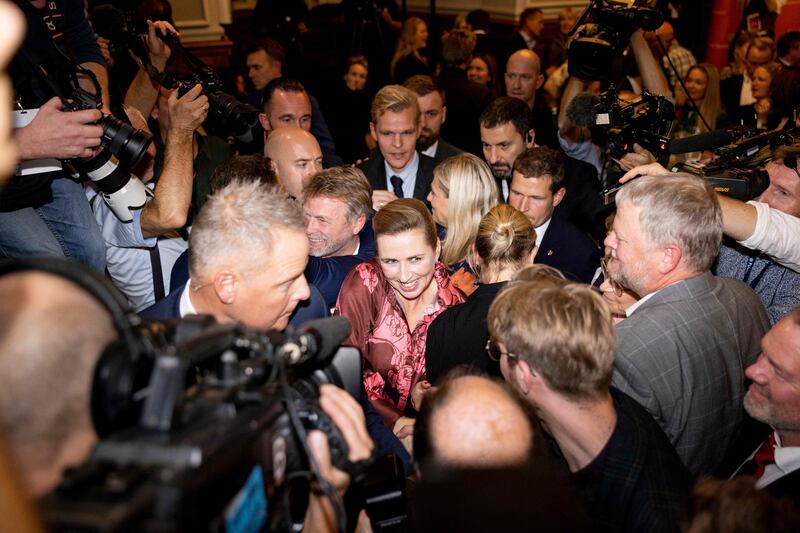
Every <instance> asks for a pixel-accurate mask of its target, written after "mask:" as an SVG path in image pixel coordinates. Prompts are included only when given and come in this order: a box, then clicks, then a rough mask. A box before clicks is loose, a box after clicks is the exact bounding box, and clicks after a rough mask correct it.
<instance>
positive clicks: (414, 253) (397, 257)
mask: <svg viewBox="0 0 800 533" xmlns="http://www.w3.org/2000/svg"><path fill="white" fill-rule="evenodd" d="M376 244H377V247H378V258H379V259H380V265H381V270H382V271H383V275H384V276H385V277H386V279H387V280H388V281H389V285H391V286H392V289H394V292H395V294H396V295H397V296H398V298H401V299H403V300H406V301H411V300H416V299H417V298H419V297H420V296H422V295H423V294H424V293H425V291H426V290H427V289H428V288H429V287H430V286H431V283H433V272H434V269H435V267H436V258H437V257H438V256H439V251H438V250H437V249H434V248H433V247H432V246H431V245H430V244H428V241H427V240H426V239H425V232H423V231H422V230H421V229H414V230H409V231H404V232H401V233H397V234H395V235H381V236H379V237H378V238H377V242H376Z"/></svg>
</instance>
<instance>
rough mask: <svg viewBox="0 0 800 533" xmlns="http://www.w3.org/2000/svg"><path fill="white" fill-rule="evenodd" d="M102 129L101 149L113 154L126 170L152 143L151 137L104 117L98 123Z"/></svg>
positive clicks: (127, 125)
mask: <svg viewBox="0 0 800 533" xmlns="http://www.w3.org/2000/svg"><path fill="white" fill-rule="evenodd" d="M98 124H99V125H100V126H102V127H103V140H102V143H103V147H104V148H106V149H108V150H109V151H110V152H111V153H113V154H114V155H115V156H117V158H119V160H120V161H122V162H123V163H124V164H125V166H127V167H128V168H130V167H133V166H136V164H137V163H138V162H139V161H140V160H141V159H142V156H143V155H144V153H145V152H146V151H147V147H148V146H150V143H151V142H153V136H152V135H150V134H149V133H147V132H146V131H144V130H138V129H136V128H134V127H133V126H131V125H130V124H126V123H125V122H123V121H121V120H119V119H118V118H115V117H113V116H112V115H105V116H104V117H103V118H102V119H100V121H99V122H98Z"/></svg>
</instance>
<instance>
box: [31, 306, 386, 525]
mask: <svg viewBox="0 0 800 533" xmlns="http://www.w3.org/2000/svg"><path fill="white" fill-rule="evenodd" d="M143 331H147V332H148V333H143V332H137V337H138V338H139V340H138V342H139V343H140V344H141V345H142V346H141V347H140V348H139V349H137V350H135V352H137V353H139V354H140V355H139V356H135V357H132V356H131V353H132V352H130V351H127V350H124V351H120V352H117V351H113V350H112V351H106V353H105V354H104V355H103V356H102V357H101V359H100V361H99V363H98V365H97V369H96V371H95V378H94V382H93V386H92V400H91V405H92V420H93V422H94V425H95V428H96V430H97V432H98V434H99V435H100V437H101V439H102V440H101V441H100V443H99V444H98V445H97V447H96V448H95V450H94V452H93V455H92V456H91V458H90V459H89V460H88V461H87V463H85V464H84V465H82V466H81V467H79V468H77V469H75V470H73V471H71V472H69V473H68V474H67V476H66V477H65V479H64V481H63V482H62V483H61V485H60V486H59V487H58V488H57V489H56V490H55V491H53V492H52V493H51V494H49V495H48V496H46V497H45V498H44V500H43V501H42V511H43V516H44V520H45V522H46V523H47V526H48V528H49V529H52V530H55V531H84V532H89V531H106V532H115V531H237V532H238V531H261V530H263V529H264V528H265V527H266V525H267V524H269V530H279V531H288V530H297V524H298V523H302V520H303V515H304V513H305V504H306V503H307V500H306V499H305V498H304V497H307V495H308V482H309V477H311V474H310V471H311V470H313V469H314V468H315V467H313V466H312V465H313V464H314V462H313V461H310V460H309V455H310V452H309V450H308V447H307V444H306V434H307V432H308V431H310V430H313V429H319V430H321V431H323V432H324V433H325V435H326V436H327V438H328V442H329V445H330V451H331V459H332V463H333V464H334V466H336V467H337V468H339V469H340V470H342V471H345V472H347V473H349V474H350V476H351V479H352V480H353V481H354V482H356V483H358V482H359V480H361V479H362V478H363V477H364V474H365V472H366V470H367V468H368V466H369V464H370V461H361V462H359V463H355V464H354V463H351V462H350V461H349V460H348V458H347V455H348V450H347V444H346V441H345V440H344V438H343V436H342V435H341V434H340V432H339V430H338V429H337V428H336V426H335V425H334V424H333V423H332V421H331V420H330V418H329V417H328V416H327V415H326V414H325V413H324V411H322V409H321V408H320V407H319V403H318V401H317V399H318V396H319V385H321V384H324V383H331V384H334V385H337V386H339V387H341V388H344V389H346V390H347V391H348V392H349V393H350V394H351V395H353V396H354V397H355V398H360V394H361V358H360V354H359V352H358V350H357V349H355V348H340V347H339V343H340V342H341V341H342V340H343V339H344V338H345V337H346V336H347V335H348V334H349V332H350V323H349V322H348V321H347V319H345V318H341V317H334V318H330V319H323V320H316V321H312V322H309V323H307V324H306V325H305V327H303V328H302V329H300V330H297V331H294V330H291V329H289V330H288V332H287V333H281V332H277V331H269V332H257V331H252V330H248V329H246V328H244V327H243V326H241V325H239V324H225V325H222V324H216V323H214V322H213V319H211V318H210V317H193V318H192V317H187V318H185V319H183V320H182V321H180V322H177V323H171V324H162V323H152V324H147V325H146V327H143ZM131 422H132V423H131ZM310 463H311V465H310ZM317 474H318V472H317ZM317 481H318V482H319V483H320V486H321V487H322V489H323V490H325V491H326V493H329V492H330V491H332V492H333V494H332V495H331V496H332V498H333V502H334V508H337V501H338V507H339V509H338V511H339V514H338V515H337V516H338V518H339V521H340V527H343V521H344V518H343V517H344V510H343V507H342V506H341V500H340V499H339V497H338V493H336V491H335V489H333V487H332V486H330V485H329V484H327V482H324V480H320V479H319V476H318V477H317ZM325 484H327V490H326V487H325Z"/></svg>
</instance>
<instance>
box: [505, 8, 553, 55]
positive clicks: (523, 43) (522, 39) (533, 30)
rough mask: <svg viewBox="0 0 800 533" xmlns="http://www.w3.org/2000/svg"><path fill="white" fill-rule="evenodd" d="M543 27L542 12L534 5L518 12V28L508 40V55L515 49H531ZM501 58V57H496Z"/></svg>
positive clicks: (534, 45) (533, 47)
mask: <svg viewBox="0 0 800 533" xmlns="http://www.w3.org/2000/svg"><path fill="white" fill-rule="evenodd" d="M543 29H544V12H543V11H542V10H541V9H539V8H536V7H529V8H527V9H524V10H523V11H522V13H520V14H519V28H518V29H517V31H515V32H514V34H513V35H512V36H511V38H510V39H509V42H508V55H511V54H513V53H514V52H516V51H517V50H531V51H533V50H534V49H535V48H536V46H537V44H539V43H537V39H539V37H540V36H541V35H542V30H543ZM498 59H501V58H498Z"/></svg>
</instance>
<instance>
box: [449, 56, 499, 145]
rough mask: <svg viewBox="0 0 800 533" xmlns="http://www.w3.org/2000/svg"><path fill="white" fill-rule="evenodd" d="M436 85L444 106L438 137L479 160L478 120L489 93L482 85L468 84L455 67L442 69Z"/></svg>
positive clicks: (490, 98)
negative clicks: (444, 118) (440, 132)
mask: <svg viewBox="0 0 800 533" xmlns="http://www.w3.org/2000/svg"><path fill="white" fill-rule="evenodd" d="M438 81H439V87H441V88H442V90H443V91H444V99H445V105H447V120H446V121H445V123H444V124H442V137H444V138H445V139H447V140H449V141H450V142H452V143H453V144H455V145H456V146H459V147H460V148H462V149H463V150H464V151H467V152H470V153H471V154H475V155H476V156H478V157H483V149H482V147H481V130H480V117H481V113H483V110H484V109H486V106H487V105H489V103H490V102H491V101H492V93H491V92H490V91H489V89H487V88H486V87H484V86H483V85H481V84H479V83H475V82H474V81H471V80H469V79H468V78H467V72H466V71H465V70H464V69H460V68H458V67H453V66H450V67H444V68H443V69H442V72H441V74H439V80H438Z"/></svg>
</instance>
